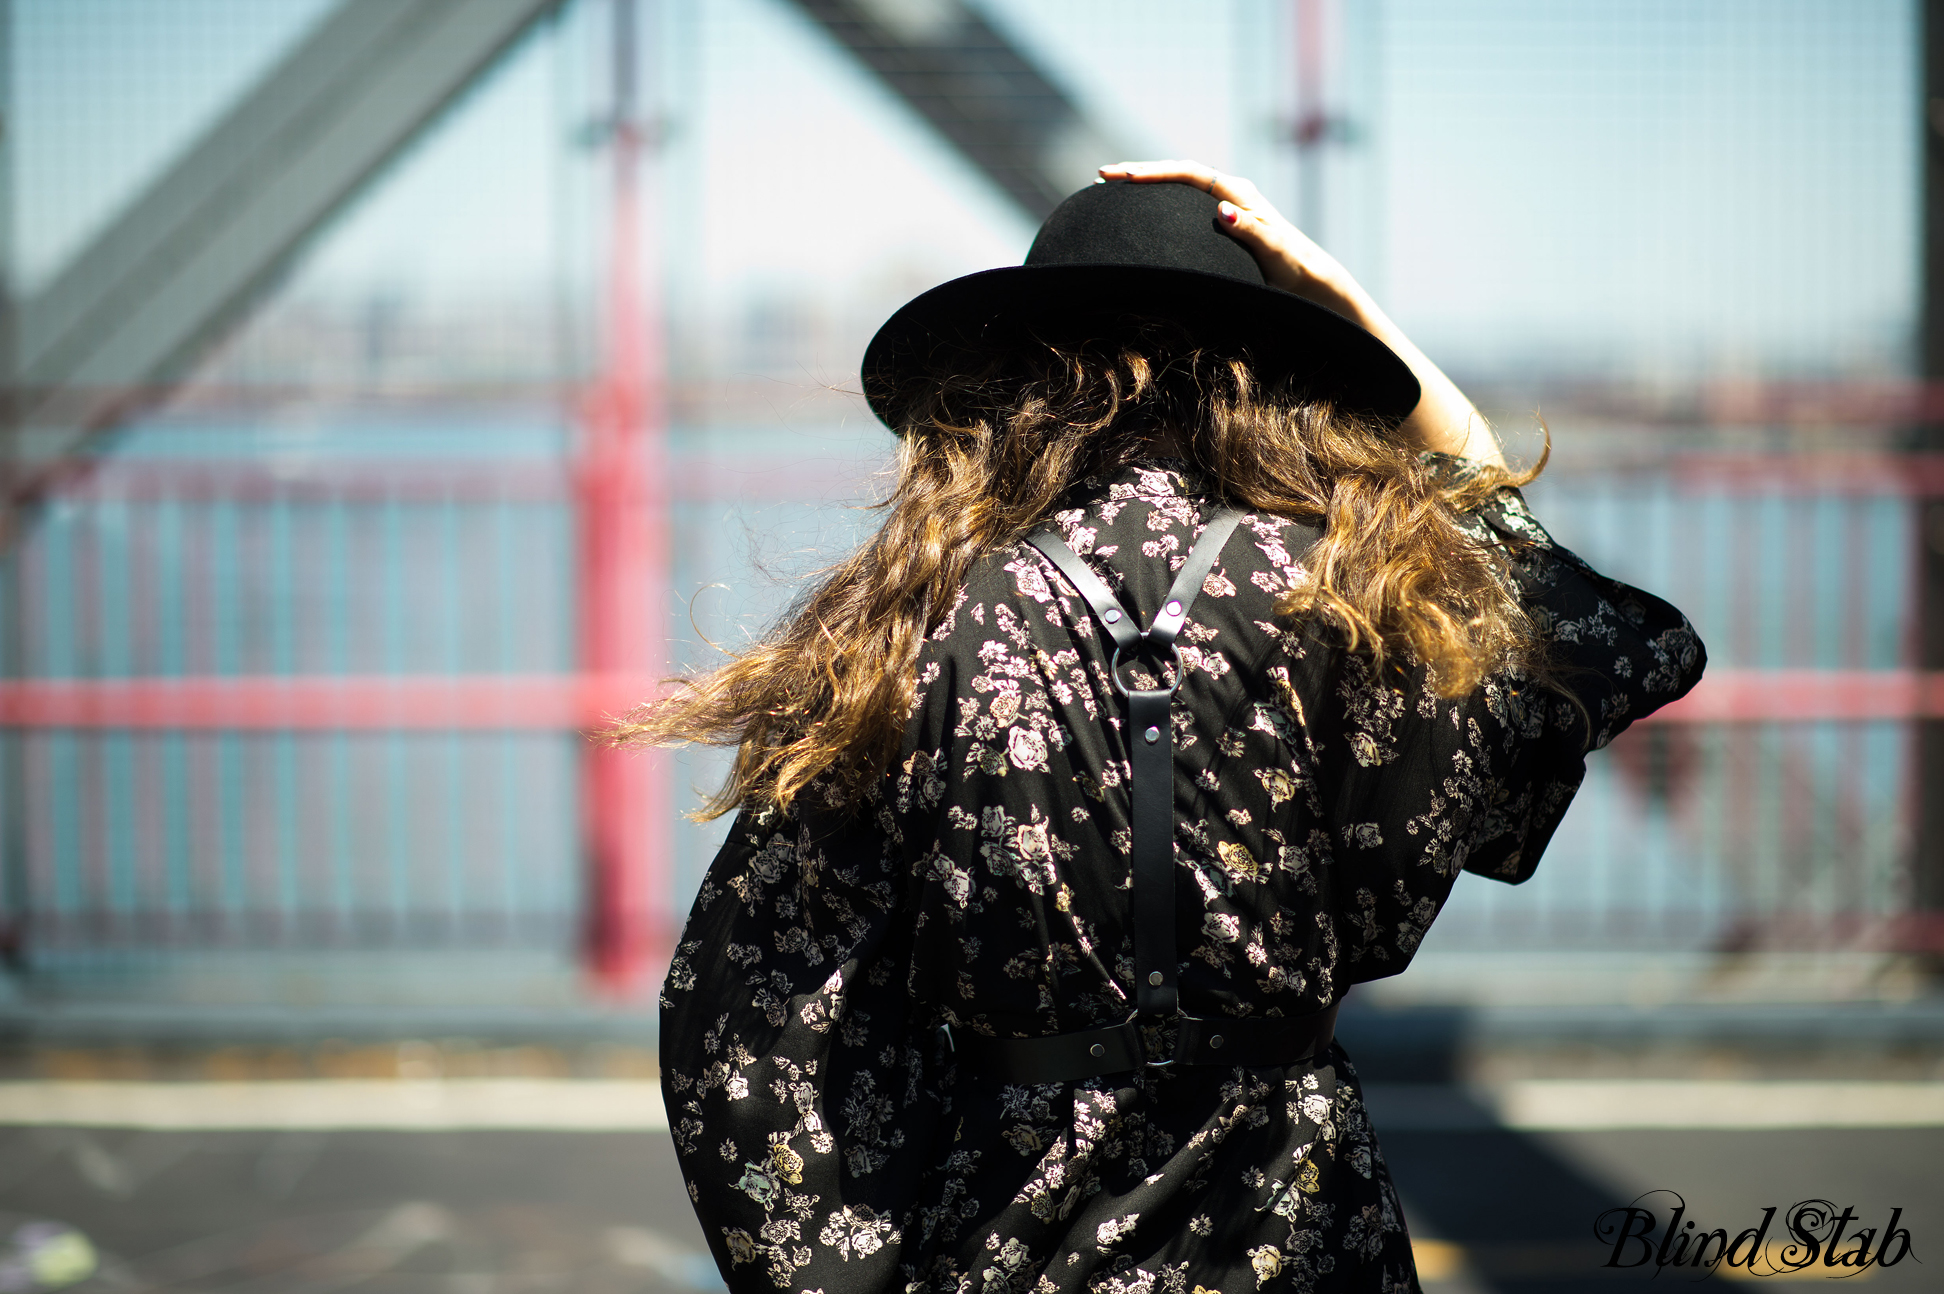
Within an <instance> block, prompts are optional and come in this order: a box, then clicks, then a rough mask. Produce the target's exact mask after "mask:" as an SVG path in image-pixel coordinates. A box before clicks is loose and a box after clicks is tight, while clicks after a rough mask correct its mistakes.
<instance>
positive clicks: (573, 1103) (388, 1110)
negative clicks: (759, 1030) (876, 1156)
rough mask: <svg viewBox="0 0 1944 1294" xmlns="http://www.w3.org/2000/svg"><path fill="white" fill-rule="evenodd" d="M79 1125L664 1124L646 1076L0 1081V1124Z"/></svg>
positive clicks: (571, 1128)
mask: <svg viewBox="0 0 1944 1294" xmlns="http://www.w3.org/2000/svg"><path fill="white" fill-rule="evenodd" d="M9 1124H10V1125H14V1126H22V1125H27V1126H43V1127H45V1126H67V1127H85V1128H157V1129H180V1130H221V1129H245V1128H264V1129H298V1128H302V1129H334V1128H346V1129H350V1128H393V1129H411V1130H421V1131H426V1130H441V1129H460V1128H530V1129H538V1130H544V1131H549V1132H622V1131H660V1130H662V1129H665V1128H667V1127H668V1116H667V1114H666V1113H665V1112H664V1111H663V1109H662V1099H661V1087H660V1085H659V1084H658V1083H656V1082H654V1081H652V1080H639V1079H630V1080H616V1079H527V1078H455V1079H436V1080H417V1079H396V1080H392V1079H377V1080H367V1079H323V1080H287V1081H266V1082H258V1083H112V1082H103V1083H97V1082H51V1081H50V1082H42V1081H28V1082H0V1125H9Z"/></svg>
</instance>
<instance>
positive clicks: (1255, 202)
mask: <svg viewBox="0 0 1944 1294" xmlns="http://www.w3.org/2000/svg"><path fill="white" fill-rule="evenodd" d="M1100 178H1101V179H1103V180H1132V181H1134V182H1135V183H1137V184H1139V183H1148V184H1152V183H1157V182H1160V181H1165V180H1173V181H1177V182H1179V183H1182V184H1192V185H1194V186H1195V187H1196V188H1198V189H1202V190H1205V191H1207V192H1208V193H1211V194H1213V195H1214V196H1215V197H1217V198H1219V199H1221V204H1222V205H1221V208H1220V210H1221V213H1222V220H1223V222H1224V225H1225V227H1226V228H1227V229H1228V231H1229V234H1230V236H1231V237H1233V238H1234V239H1235V240H1236V241H1237V242H1239V243H1241V244H1242V245H1243V246H1244V247H1246V248H1248V249H1249V252H1250V254H1251V255H1253V256H1254V257H1255V258H1256V264H1258V265H1260V266H1261V267H1262V277H1263V278H1264V279H1266V280H1268V281H1269V283H1270V284H1271V285H1272V286H1275V287H1279V288H1282V289H1284V290H1285V291H1288V292H1294V293H1295V294H1296V295H1297V296H1300V297H1307V298H1309V299H1310V300H1311V301H1314V302H1316V303H1317V304H1318V305H1322V306H1328V307H1329V308H1330V309H1332V310H1334V311H1336V312H1337V313H1338V314H1340V315H1343V316H1344V317H1345V318H1348V319H1351V320H1354V321H1355V322H1357V323H1359V324H1362V325H1363V327H1364V328H1365V329H1366V330H1367V331H1369V332H1370V333H1371V334H1372V335H1373V336H1375V337H1376V338H1377V339H1378V340H1379V341H1381V342H1383V343H1384V344H1385V345H1387V346H1389V347H1390V348H1391V349H1392V350H1393V351H1395V352H1396V353H1397V357H1398V358H1399V359H1401V360H1403V361H1404V362H1405V363H1406V364H1407V365H1409V366H1410V368H1411V371H1412V372H1413V373H1415V374H1417V379H1418V385H1419V387H1420V388H1421V389H1422V391H1423V393H1424V394H1423V396H1422V398H1421V399H1420V400H1419V401H1418V406H1417V408H1416V409H1415V410H1413V411H1412V413H1411V416H1410V417H1408V418H1406V419H1405V420H1404V422H1403V425H1402V426H1400V427H1399V428H1398V430H1399V432H1401V433H1402V434H1403V436H1404V438H1405V439H1406V441H1407V442H1409V443H1411V444H1414V445H1416V446H1417V447H1418V448H1421V449H1430V450H1436V451H1437V452H1439V453H1443V454H1455V455H1457V456H1459V457H1461V458H1475V459H1479V460H1481V461H1483V462H1486V463H1491V464H1494V465H1496V466H1500V467H1503V466H1504V465H1505V455H1504V451H1502V450H1501V449H1500V448H1499V443H1498V437H1497V436H1495V435H1493V434H1492V427H1491V424H1490V423H1488V422H1486V421H1485V418H1484V416H1483V415H1482V414H1480V413H1479V412H1478V410H1477V409H1476V408H1474V407H1473V406H1472V402H1471V401H1470V400H1467V399H1466V398H1465V394H1464V392H1462V391H1460V390H1459V389H1458V388H1457V386H1456V385H1455V384H1453V382H1452V380H1451V379H1450V378H1448V377H1446V376H1445V375H1444V372H1443V371H1442V370H1441V369H1439V368H1438V366H1437V365H1436V364H1433V363H1432V362H1431V361H1430V359H1429V358H1428V357H1427V356H1426V355H1425V353H1424V352H1423V351H1421V350H1419V349H1418V348H1417V347H1416V346H1414V345H1412V344H1411V339H1410V338H1408V337H1406V336H1405V335H1404V333H1403V330H1402V329H1400V328H1399V327H1398V326H1397V325H1396V324H1394V323H1392V322H1391V321H1390V318H1389V317H1388V316H1387V315H1385V314H1384V312H1383V311H1382V310H1380V309H1378V307H1377V303H1376V301H1375V300H1373V299H1372V298H1371V296H1370V294H1369V293H1367V292H1365V291H1364V290H1363V288H1361V287H1360V286H1358V284H1357V281H1356V280H1355V279H1353V278H1351V277H1350V272H1349V271H1348V270H1346V269H1344V268H1343V266H1342V265H1341V264H1340V263H1338V261H1337V259H1336V257H1334V256H1332V255H1330V254H1329V253H1328V252H1326V251H1324V250H1323V249H1322V248H1321V247H1318V246H1317V245H1316V244H1315V243H1314V242H1312V241H1311V240H1310V239H1309V237H1308V236H1307V235H1305V234H1304V233H1303V231H1302V230H1300V229H1298V228H1296V226H1294V225H1292V224H1290V223H1289V221H1287V220H1285V219H1283V216H1282V213H1281V212H1279V211H1277V210H1276V208H1275V207H1274V205H1272V204H1271V203H1270V201H1269V200H1268V199H1267V198H1265V197H1263V196H1262V191H1261V190H1260V189H1257V188H1256V186H1255V185H1253V184H1251V183H1249V181H1247V180H1245V179H1243V178H1242V177H1241V176H1239V175H1224V174H1223V173H1222V172H1220V171H1218V170H1216V169H1215V168H1214V167H1212V166H1208V165H1205V164H1204V163H1201V162H1184V161H1166V162H1116V163H1114V164H1113V165H1112V166H1103V167H1101V168H1100Z"/></svg>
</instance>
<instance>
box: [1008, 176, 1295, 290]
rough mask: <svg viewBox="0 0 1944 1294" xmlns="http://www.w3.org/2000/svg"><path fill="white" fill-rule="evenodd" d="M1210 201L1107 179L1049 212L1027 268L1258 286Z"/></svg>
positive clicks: (1186, 188) (1171, 186)
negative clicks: (1096, 269)
mask: <svg viewBox="0 0 1944 1294" xmlns="http://www.w3.org/2000/svg"><path fill="white" fill-rule="evenodd" d="M1220 205H1221V204H1220V203H1219V202H1218V201H1217V200H1216V198H1215V197H1214V196H1213V195H1211V194H1208V193H1204V192H1203V191H1202V190H1200V189H1198V188H1196V187H1195V186H1194V185H1192V184H1181V183H1178V182H1173V181H1169V182H1164V183H1159V184H1136V183H1133V182H1131V181H1128V180H1110V181H1108V182H1107V183H1105V184H1093V185H1089V186H1087V187H1086V188H1084V189H1082V190H1080V192H1078V193H1076V194H1074V195H1073V196H1072V197H1070V198H1068V199H1067V200H1066V201H1065V202H1062V203H1061V204H1060V205H1059V206H1057V207H1055V208H1054V209H1053V214H1052V215H1050V216H1048V217H1047V218H1046V223H1045V224H1043V225H1041V226H1040V230H1039V235H1038V237H1036V238H1034V239H1033V246H1032V248H1031V249H1030V250H1028V251H1027V253H1026V264H1028V265H1031V266H1042V265H1138V266H1144V267H1148V268H1153V269H1177V270H1195V271H1198V272H1200V273H1203V274H1219V275H1221V276H1222V277H1223V278H1226V279H1234V280H1236V281H1238V282H1241V283H1250V284H1254V285H1256V286H1257V287H1261V286H1263V278H1262V268H1261V266H1259V265H1257V264H1256V260H1255V257H1253V256H1251V255H1250V254H1249V252H1248V249H1247V248H1245V247H1243V246H1242V245H1241V244H1240V243H1238V242H1236V241H1235V240H1234V239H1233V238H1231V237H1229V236H1228V235H1227V234H1226V233H1224V232H1222V225H1221V216H1220V213H1219V211H1218V207H1219V206H1220Z"/></svg>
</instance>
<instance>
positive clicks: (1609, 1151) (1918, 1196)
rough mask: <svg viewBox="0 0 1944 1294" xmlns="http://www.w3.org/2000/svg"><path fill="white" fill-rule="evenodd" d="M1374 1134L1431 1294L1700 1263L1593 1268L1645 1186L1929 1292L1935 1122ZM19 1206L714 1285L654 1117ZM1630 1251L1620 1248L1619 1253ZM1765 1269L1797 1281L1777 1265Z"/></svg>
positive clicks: (103, 1230) (283, 1288)
mask: <svg viewBox="0 0 1944 1294" xmlns="http://www.w3.org/2000/svg"><path fill="white" fill-rule="evenodd" d="M1379 1126H1380V1129H1381V1126H1382V1125H1381V1123H1380V1125H1379ZM1383 1140H1384V1145H1385V1148H1386V1151H1387V1154H1388V1156H1389V1159H1390V1161H1391V1164H1392V1168H1393V1172H1394V1174H1395V1176H1396V1178H1397V1181H1398V1183H1399V1186H1400V1189H1401V1190H1402V1192H1403V1194H1404V1196H1405V1199H1406V1207H1407V1212H1408V1215H1409V1218H1410V1221H1411V1224H1412V1229H1413V1233H1414V1234H1415V1235H1417V1236H1418V1237H1420V1238H1421V1239H1422V1240H1423V1241H1424V1242H1425V1249H1424V1252H1425V1253H1426V1254H1427V1255H1428V1256H1429V1258H1430V1261H1429V1262H1427V1263H1426V1274H1427V1276H1435V1277H1436V1279H1432V1280H1428V1281H1427V1282H1426V1288H1427V1290H1428V1291H1432V1292H1434V1294H1438V1292H1444V1294H1464V1292H1467V1291H1471V1292H1483V1291H1506V1292H1508V1294H1514V1292H1516V1294H1545V1292H1551V1291H1575V1290H1582V1289H1588V1290H1590V1289H1599V1290H1613V1289H1616V1288H1619V1287H1622V1286H1627V1285H1636V1286H1640V1287H1642V1288H1656V1287H1658V1288H1665V1287H1666V1286H1667V1284H1668V1282H1670V1281H1674V1282H1685V1281H1692V1280H1696V1279H1698V1278H1699V1276H1700V1273H1697V1272H1694V1271H1692V1270H1689V1269H1682V1268H1668V1269H1667V1270H1664V1271H1662V1272H1661V1273H1660V1274H1659V1275H1658V1277H1656V1276H1655V1275H1654V1273H1655V1266H1654V1264H1653V1263H1652V1262H1651V1261H1649V1262H1648V1263H1646V1264H1645V1265H1644V1266H1640V1267H1633V1268H1606V1267H1603V1266H1602V1264H1603V1263H1604V1262H1605V1261H1606V1260H1607V1258H1608V1257H1609V1255H1610V1254H1611V1252H1612V1251H1611V1249H1610V1248H1608V1247H1606V1246H1603V1245H1601V1244H1600V1243H1599V1242H1598V1241H1597V1240H1596V1239H1595V1238H1594V1235H1593V1224H1594V1219H1595V1217H1596V1216H1597V1215H1598V1214H1599V1213H1600V1212H1601V1211H1603V1210H1605V1209H1610V1208H1614V1207H1618V1206H1625V1205H1627V1204H1628V1203H1629V1202H1630V1201H1632V1200H1634V1199H1635V1198H1636V1197H1637V1196H1640V1195H1642V1194H1643V1193H1644V1192H1648V1191H1655V1190H1663V1191H1677V1192H1679V1194H1680V1196H1681V1197H1682V1198H1683V1199H1684V1200H1685V1201H1686V1204H1687V1207H1688V1212H1687V1215H1686V1216H1687V1217H1688V1218H1693V1219H1698V1220H1699V1222H1700V1229H1711V1228H1713V1227H1716V1226H1720V1227H1723V1228H1725V1229H1726V1230H1727V1231H1728V1232H1729V1233H1730V1234H1731V1235H1732V1234H1733V1233H1735V1232H1736V1231H1739V1230H1740V1229H1742V1228H1744V1227H1747V1226H1751V1225H1754V1224H1755V1223H1757V1222H1759V1221H1760V1219H1761V1214H1762V1210H1763V1209H1764V1208H1765V1207H1767V1206H1770V1205H1773V1206H1775V1207H1776V1208H1777V1209H1778V1219H1779V1218H1780V1217H1781V1216H1782V1215H1783V1214H1785V1213H1786V1211H1787V1210H1788V1208H1789V1206H1791V1205H1792V1204H1794V1203H1796V1202H1797V1201H1800V1200H1808V1199H1817V1198H1820V1199H1826V1200H1830V1201H1832V1202H1833V1203H1834V1204H1835V1205H1836V1206H1837V1208H1838V1209H1839V1210H1840V1209H1841V1208H1842V1207H1844V1206H1846V1205H1847V1206H1851V1207H1852V1208H1853V1209H1854V1211H1855V1214H1856V1216H1857V1217H1858V1218H1859V1219H1860V1224H1861V1225H1864V1226H1871V1227H1877V1228H1881V1227H1882V1225H1883V1223H1884V1221H1885V1220H1886V1219H1887V1218H1888V1216H1889V1213H1890V1210H1891V1209H1893V1208H1901V1209H1902V1210H1903V1213H1902V1221H1901V1225H1902V1226H1904V1227H1905V1228H1907V1229H1908V1230H1909V1231H1910V1233H1911V1238H1912V1245H1913V1249H1914V1253H1913V1255H1912V1257H1910V1258H1908V1259H1905V1260H1904V1261H1903V1262H1902V1263H1900V1264H1898V1265H1897V1266H1896V1267H1893V1268H1888V1269H1880V1270H1872V1271H1868V1272H1866V1273H1864V1275H1863V1279H1865V1280H1866V1281H1867V1282H1868V1287H1869V1289H1870V1290H1872V1291H1882V1292H1884V1294H1892V1292H1894V1291H1902V1290H1913V1291H1914V1290H1938V1289H1944V1128H1926V1129H1915V1130H1875V1129H1872V1130H1863V1131H1848V1132H1837V1131H1788V1132H1749V1131H1735V1132H1718V1131H1671V1132H1670V1131H1653V1132H1644V1131H1633V1132H1546V1133H1536V1132H1512V1131H1507V1130H1504V1129H1492V1128H1476V1129H1469V1130H1453V1131H1437V1130H1407V1131H1399V1132H1393V1133H1391V1134H1389V1135H1386V1136H1385V1137H1384V1139H1383ZM1672 1203H1673V1201H1672V1199H1671V1198H1669V1197H1667V1196H1657V1197H1654V1198H1653V1199H1651V1200H1648V1201H1645V1202H1644V1203H1643V1207H1647V1208H1650V1209H1652V1210H1653V1211H1654V1212H1655V1214H1656V1224H1657V1226H1663V1227H1664V1224H1665V1217H1666V1214H1667V1211H1668V1206H1669V1205H1671V1204H1672ZM29 1220H42V1221H51V1222H56V1223H59V1224H63V1225H65V1226H67V1227H71V1228H74V1229H76V1230H78V1231H79V1232H80V1233H81V1234H83V1235H85V1236H86V1237H87V1238H88V1241H89V1242H90V1244H91V1245H92V1246H93V1247H94V1249H95V1250H96V1251H97V1252H98V1253H99V1255H100V1257H101V1261H102V1267H101V1270H100V1272H99V1274H98V1275H96V1276H95V1277H93V1278H91V1279H89V1280H87V1281H85V1282H83V1283H81V1284H77V1285H71V1286H69V1287H68V1288H70V1289H72V1290H75V1291H77V1294H92V1292H93V1291H104V1292H105V1291H109V1290H116V1291H124V1292H126V1291H139V1290H152V1289H168V1290H174V1291H225V1292H226V1294H229V1292H234V1294H243V1292H246V1291H247V1292H249V1294H259V1292H260V1294H322V1292H323V1291H361V1292H364V1294H408V1292H410V1294H419V1292H421V1291H426V1292H429V1291H453V1292H455V1294H459V1292H463V1294H514V1292H522V1294H524V1292H526V1291H533V1292H536V1294H538V1292H540V1291H574V1292H576V1294H581V1292H585V1294H609V1292H613V1294H621V1292H623V1291H627V1292H630V1294H633V1292H641V1294H698V1292H699V1291H705V1290H708V1289H711V1288H718V1287H719V1286H718V1285H717V1282H716V1278H715V1275H714V1270H713V1267H712V1266H711V1265H710V1263H709V1261H708V1259H707V1258H706V1256H704V1253H703V1245H702V1238H701V1233H700V1231H699V1229H698V1227H697V1225H696V1223H695V1220H694V1217H693V1215H692V1214H691V1213H690V1211H689V1207H688V1200H687V1197H686V1195H685V1194H684V1192H683V1189H682V1184H681V1181H680V1179H679V1177H678V1176H677V1174H676V1172H675V1169H674V1160H673V1153H672V1149H671V1147H670V1145H669V1142H668V1138H667V1134H665V1133H659V1132H616V1133H589V1132H511V1131H465V1132H351V1131H343V1132H291V1131H286V1132H161V1131H129V1130H90V1129H77V1128H6V1129H0V1240H5V1239H6V1237H8V1236H10V1235H19V1234H20V1227H21V1226H22V1225H24V1224H25V1223H27V1222H28V1221H29ZM1852 1230H1853V1227H1852ZM62 1234H63V1233H60V1232H57V1231H55V1230H52V1229H49V1228H45V1227H43V1228H41V1229H40V1230H38V1231H36V1230H32V1229H30V1230H29V1231H28V1232H27V1233H26V1239H27V1242H28V1243H29V1246H30V1247H32V1246H39V1248H38V1249H37V1250H36V1252H38V1253H39V1254H40V1255H41V1258H42V1260H43V1261H46V1262H50V1263H52V1266H53V1267H54V1268H58V1267H59V1262H58V1261H57V1260H58V1259H60V1257H61V1255H62V1254H63V1253H67V1254H70V1255H71V1254H72V1253H73V1251H74V1249H75V1242H74V1241H72V1240H71V1239H70V1240H63V1239H62ZM1771 1235H1774V1236H1779V1235H1780V1222H1779V1221H1778V1222H1777V1224H1776V1227H1775V1229H1774V1230H1773V1231H1772V1232H1771ZM1656 1238H1658V1234H1657V1236H1656ZM49 1245H52V1246H53V1247H52V1248H49V1247H48V1246H49ZM63 1245H65V1246H67V1247H66V1249H62V1247H61V1246H63ZM1845 1247H1847V1245H1846V1246H1845ZM1643 1252H1644V1247H1642V1246H1640V1245H1638V1244H1635V1245H1633V1246H1630V1247H1629V1249H1628V1250H1627V1251H1626V1254H1625V1256H1626V1257H1628V1258H1634V1257H1638V1256H1639V1255H1640V1254H1641V1253H1643ZM1920 1260H1921V1261H1920ZM1434 1269H1435V1270H1434ZM9 1270H10V1269H9V1268H8V1266H7V1264H6V1260H4V1259H0V1290H6V1289H10V1288H11V1289H17V1290H31V1289H33V1288H35V1287H34V1286H33V1285H32V1284H26V1283H15V1284H13V1285H11V1286H10V1285H9V1281H10V1280H14V1281H16V1282H18V1280H19V1277H18V1272H19V1270H20V1269H19V1266H18V1263H17V1262H16V1265H15V1267H14V1268H13V1269H11V1270H13V1271H14V1272H15V1273H16V1275H15V1276H13V1277H10V1276H9V1275H8V1272H9ZM1712 1279H1716V1280H1719V1279H1720V1277H1719V1276H1716V1277H1713V1278H1712ZM1751 1283H1754V1282H1751ZM1760 1283H1763V1284H1773V1285H1775V1286H1776V1287H1777V1288H1779V1289H1784V1290H1788V1289H1805V1288H1809V1286H1808V1285H1807V1284H1805V1283H1802V1282H1801V1281H1800V1280H1799V1279H1790V1278H1787V1277H1769V1278H1766V1279H1764V1280H1762V1281H1761V1282H1760ZM1227 1294H1252V1292H1250V1291H1239V1290H1238V1291H1228V1292H1227Z"/></svg>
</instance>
